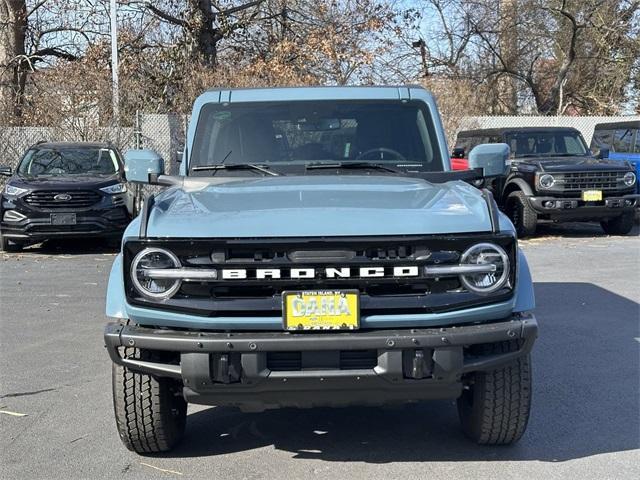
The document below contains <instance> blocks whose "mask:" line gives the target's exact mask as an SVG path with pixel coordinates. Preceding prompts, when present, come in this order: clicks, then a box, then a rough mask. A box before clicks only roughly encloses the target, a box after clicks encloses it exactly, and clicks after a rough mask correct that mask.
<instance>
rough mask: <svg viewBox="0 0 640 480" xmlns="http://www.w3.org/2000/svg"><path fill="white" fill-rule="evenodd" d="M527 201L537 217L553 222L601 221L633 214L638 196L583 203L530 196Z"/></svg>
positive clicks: (567, 198)
mask: <svg viewBox="0 0 640 480" xmlns="http://www.w3.org/2000/svg"><path fill="white" fill-rule="evenodd" d="M527 199H528V201H529V205H531V208H532V209H533V210H535V211H536V213H537V214H538V215H545V216H549V217H550V218H551V219H554V220H580V219H584V220H603V219H608V218H613V217H617V216H619V215H622V214H623V213H625V212H633V211H634V210H635V209H636V208H637V206H638V201H639V199H640V195H637V194H629V195H619V196H610V197H605V198H604V199H603V200H602V201H599V202H585V201H583V200H582V199H581V198H580V197H549V196H532V197H527Z"/></svg>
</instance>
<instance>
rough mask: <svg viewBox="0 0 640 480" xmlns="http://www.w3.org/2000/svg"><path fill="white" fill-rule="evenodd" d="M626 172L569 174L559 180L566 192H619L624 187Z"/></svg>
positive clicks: (564, 174)
mask: <svg viewBox="0 0 640 480" xmlns="http://www.w3.org/2000/svg"><path fill="white" fill-rule="evenodd" d="M625 173H626V172H568V173H563V174H562V175H561V178H560V179H558V183H559V184H560V186H561V188H562V190H564V191H565V192H581V191H583V190H592V189H593V190H606V191H611V190H618V189H621V188H623V187H624V183H623V181H622V178H623V177H624V174H625Z"/></svg>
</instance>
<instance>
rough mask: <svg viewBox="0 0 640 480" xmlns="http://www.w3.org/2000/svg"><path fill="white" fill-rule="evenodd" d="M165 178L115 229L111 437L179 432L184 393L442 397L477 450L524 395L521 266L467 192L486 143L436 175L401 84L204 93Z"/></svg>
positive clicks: (108, 336)
mask: <svg viewBox="0 0 640 480" xmlns="http://www.w3.org/2000/svg"><path fill="white" fill-rule="evenodd" d="M186 143H187V144H186V148H185V151H184V154H183V159H182V162H181V167H180V168H181V171H180V174H179V175H177V176H170V175H165V174H164V162H163V160H162V159H161V158H160V157H159V156H158V155H157V154H156V153H154V152H152V151H149V150H133V151H129V152H127V153H126V154H125V171H126V176H127V179H128V180H129V181H131V182H139V183H148V184H152V185H159V186H164V187H166V188H165V189H164V190H163V191H162V192H161V193H159V194H156V195H153V196H150V197H148V198H147V199H146V200H145V203H144V207H143V209H142V212H141V213H140V215H139V216H138V217H137V218H135V219H134V220H133V221H132V223H131V224H130V225H129V227H128V228H127V230H126V232H125V234H124V238H123V241H122V250H121V252H120V254H119V255H118V256H117V257H116V259H115V261H114V264H113V267H112V270H111V275H110V278H109V284H108V292H107V306H106V313H107V315H108V316H109V317H111V318H112V319H113V320H112V321H111V322H110V323H109V324H108V325H107V326H106V328H105V332H104V340H105V344H106V347H107V351H108V352H109V355H110V357H111V360H112V362H113V384H112V388H113V397H114V402H113V403H114V409H115V418H116V424H117V428H118V432H119V435H120V438H121V439H122V441H123V443H124V445H125V446H126V447H127V448H129V449H130V450H133V451H135V452H138V453H152V452H161V451H167V450H169V449H171V448H172V447H173V446H174V445H176V444H177V442H178V441H180V439H181V437H182V435H183V432H184V430H185V423H186V412H187V404H188V403H189V402H191V403H196V404H204V405H227V406H237V407H240V408H241V409H244V410H248V411H262V410H264V409H269V408H278V407H315V406H345V405H364V404H367V405H382V404H388V403H402V402H415V401H420V400H425V399H457V404H458V413H459V417H460V420H461V424H462V429H463V431H464V432H465V433H466V435H467V436H468V437H469V438H471V439H472V440H473V441H475V442H477V443H479V444H492V445H495V444H510V443H513V442H515V441H517V440H518V439H519V438H520V437H521V436H522V435H523V433H524V431H525V428H526V425H527V420H528V418H529V411H530V407H531V360H530V352H531V349H532V347H533V344H534V341H535V339H536V337H537V331H538V326H537V323H536V319H535V317H534V315H533V313H532V310H533V308H534V295H533V286H532V281H531V275H530V272H529V268H528V266H527V261H526V259H525V257H524V255H523V253H522V252H521V251H520V249H519V248H518V242H517V238H516V232H515V230H514V227H513V224H512V223H511V222H510V221H509V219H508V217H507V216H505V215H504V214H502V213H501V212H500V211H499V209H498V208H497V205H496V203H495V201H494V200H493V197H492V196H491V194H490V193H489V192H488V191H487V190H480V189H478V188H476V186H475V185H480V184H481V183H482V182H483V181H484V180H485V178H493V177H497V176H501V175H504V173H505V169H506V166H507V161H508V159H509V147H508V146H507V145H505V144H494V145H480V146H477V147H476V148H474V149H473V150H472V151H471V152H470V153H469V156H468V158H469V163H470V167H471V168H470V169H469V170H466V171H458V172H456V171H452V170H451V166H450V159H449V156H448V154H447V152H448V149H447V144H446V141H445V134H444V130H443V127H442V124H441V121H440V116H439V114H438V110H437V107H436V104H435V102H434V99H433V97H432V96H431V95H430V94H429V93H428V92H427V91H426V90H424V89H422V88H419V87H318V88H274V89H239V90H213V91H209V92H206V93H204V94H203V95H201V96H200V97H199V98H198V99H197V100H196V102H195V105H194V107H193V115H192V118H191V122H190V126H189V130H188V133H187V142H186Z"/></svg>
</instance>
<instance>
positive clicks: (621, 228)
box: [600, 212, 634, 235]
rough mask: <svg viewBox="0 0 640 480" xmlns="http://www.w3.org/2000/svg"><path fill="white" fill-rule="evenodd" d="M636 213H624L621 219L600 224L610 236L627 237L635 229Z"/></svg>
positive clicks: (617, 218) (613, 219)
mask: <svg viewBox="0 0 640 480" xmlns="http://www.w3.org/2000/svg"><path fill="white" fill-rule="evenodd" d="M633 222H634V213H633V212H630V213H623V214H622V215H620V216H619V217H616V218H612V219H611V220H604V221H602V222H600V225H601V226H602V229H603V230H604V232H605V233H606V234H608V235H626V234H627V233H629V232H630V231H631V229H632V228H633Z"/></svg>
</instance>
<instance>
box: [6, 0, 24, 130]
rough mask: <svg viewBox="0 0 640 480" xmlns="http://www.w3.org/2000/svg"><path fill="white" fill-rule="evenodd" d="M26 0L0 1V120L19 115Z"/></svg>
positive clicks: (21, 97)
mask: <svg viewBox="0 0 640 480" xmlns="http://www.w3.org/2000/svg"><path fill="white" fill-rule="evenodd" d="M26 29H27V7H26V3H25V0H0V119H1V120H3V121H5V122H7V121H8V120H10V118H11V117H14V119H18V118H20V116H21V115H22V104H23V101H24V86H25V83H26V78H25V74H26V72H25V71H24V67H23V65H24V63H25V57H24V55H25V33H26Z"/></svg>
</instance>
